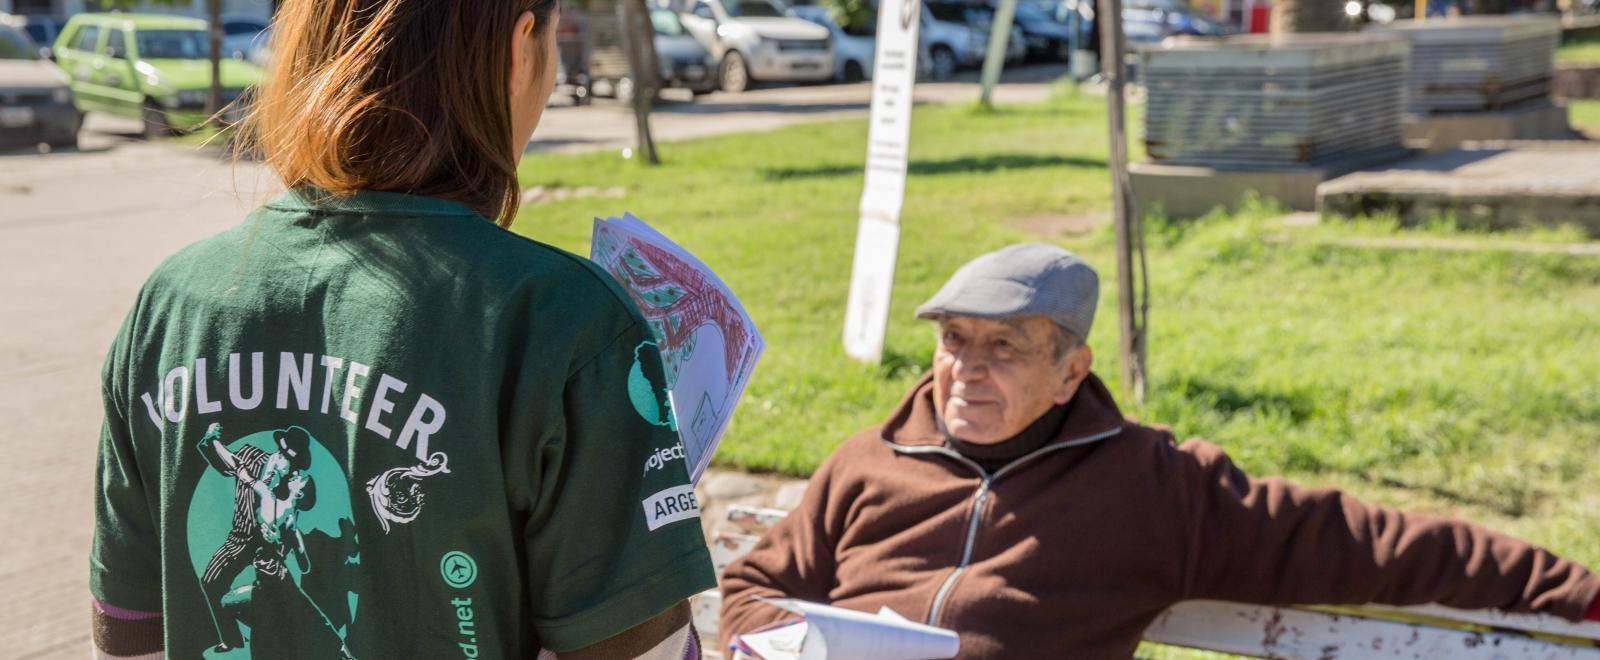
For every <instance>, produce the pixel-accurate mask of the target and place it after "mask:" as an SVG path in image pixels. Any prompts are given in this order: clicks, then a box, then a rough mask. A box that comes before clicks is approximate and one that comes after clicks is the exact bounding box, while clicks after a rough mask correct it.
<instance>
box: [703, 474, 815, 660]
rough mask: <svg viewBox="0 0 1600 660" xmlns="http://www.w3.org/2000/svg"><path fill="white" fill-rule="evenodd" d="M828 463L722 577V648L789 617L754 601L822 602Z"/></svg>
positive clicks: (720, 626) (791, 615) (772, 607)
mask: <svg viewBox="0 0 1600 660" xmlns="http://www.w3.org/2000/svg"><path fill="white" fill-rule="evenodd" d="M833 464H834V459H833V457H829V459H828V460H827V461H825V462H824V463H823V464H822V467H820V468H818V469H817V472H816V474H814V475H812V477H811V482H810V484H809V485H808V486H807V487H806V494H805V497H804V498H803V499H802V500H801V501H800V506H799V507H798V508H796V509H795V510H794V511H792V512H790V513H789V515H788V516H786V517H784V519H783V520H780V521H778V524H776V525H774V526H773V527H772V529H770V530H767V533H766V534H764V535H762V537H761V541H760V542H758V543H757V544H756V547H755V548H754V549H752V550H751V551H750V553H749V554H747V555H745V556H744V557H741V558H739V559H738V560H736V561H734V562H733V563H732V564H729V565H728V567H727V568H726V569H724V570H723V572H722V617H721V620H720V622H719V624H718V627H717V636H718V638H719V641H720V643H721V644H722V647H723V648H727V646H728V644H729V642H730V641H732V640H733V638H734V637H735V636H737V635H741V634H744V633H747V632H751V631H753V630H755V629H757V628H760V627H762V626H765V625H767V624H770V623H775V622H778V621H782V620H784V619H791V618H794V614H792V613H790V612H788V611H786V610H782V609H779V608H777V607H774V606H772V605H769V604H767V603H763V602H761V601H760V600H758V599H759V598H785V597H793V598H800V599H804V600H811V601H816V602H824V603H825V602H827V600H828V592H829V591H830V590H831V589H832V587H833V584H834V582H835V572H836V568H837V567H836V565H835V563H834V554H833V548H834V539H835V538H836V535H837V533H838V530H836V529H834V528H833V527H834V524H835V523H831V522H830V516H832V519H837V518H839V517H841V516H835V515H833V514H832V513H831V512H830V506H829V504H830V495H829V493H830V491H831V490H833V487H834V480H833V475H834V469H833Z"/></svg>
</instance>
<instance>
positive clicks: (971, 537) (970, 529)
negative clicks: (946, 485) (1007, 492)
mask: <svg viewBox="0 0 1600 660" xmlns="http://www.w3.org/2000/svg"><path fill="white" fill-rule="evenodd" d="M973 467H978V466H977V465H976V464H974V465H973ZM978 472H979V473H982V472H983V469H982V468H979V469H978ZM989 483H990V477H989V475H987V474H984V476H983V484H981V485H979V486H978V496H977V497H974V498H973V499H972V516H971V517H970V518H969V519H968V521H967V543H966V546H965V547H963V548H962V549H961V563H959V564H956V570H953V571H950V577H947V578H945V579H944V584H942V585H939V591H938V592H937V593H935V594H934V596H933V607H931V608H929V609H928V625H930V626H931V625H935V624H934V622H935V621H938V620H939V610H940V609H941V608H943V607H944V598H945V596H948V595H949V594H950V588H951V587H953V586H955V584H956V578H958V577H961V574H962V573H963V572H965V571H966V570H967V564H969V563H972V544H973V543H974V542H975V541H977V540H978V517H979V516H981V515H983V503H984V502H985V501H987V500H988V499H989Z"/></svg>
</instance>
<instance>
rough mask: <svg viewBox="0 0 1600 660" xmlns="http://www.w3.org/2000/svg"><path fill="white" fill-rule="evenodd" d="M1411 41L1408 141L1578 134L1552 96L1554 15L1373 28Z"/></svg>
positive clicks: (1557, 31)
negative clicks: (1572, 128)
mask: <svg viewBox="0 0 1600 660" xmlns="http://www.w3.org/2000/svg"><path fill="white" fill-rule="evenodd" d="M1369 31H1371V32H1375V33H1378V34H1390V35H1399V36H1401V37H1404V38H1405V39H1407V40H1408V41H1410V42H1411V44H1412V49H1411V68H1410V71H1409V78H1408V80H1407V84H1406V88H1407V94H1408V97H1409V101H1408V103H1407V105H1408V111H1409V116H1408V117H1406V120H1405V123H1404V124H1403V126H1402V131H1403V132H1404V134H1405V138H1406V143H1407V144H1408V145H1410V146H1412V147H1415V148H1418V149H1426V150H1428V151H1430V152H1434V153H1438V152H1442V151H1447V150H1450V149H1454V148H1456V147H1457V146H1460V145H1462V144H1464V143H1466V142H1472V141H1479V140H1538V139H1562V138H1567V137H1571V136H1572V130H1571V128H1570V126H1569V125H1568V122H1567V112H1566V109H1565V108H1562V107H1560V106H1558V105H1556V104H1555V103H1553V102H1552V99H1551V92H1552V91H1553V89H1554V87H1555V77H1556V66H1555V52H1556V47H1557V46H1558V45H1559V44H1560V42H1561V23H1560V21H1559V20H1557V19H1556V18H1555V17H1553V16H1538V15H1525V16H1464V17H1459V18H1450V19H1429V20H1426V21H1421V22H1418V21H1397V22H1395V23H1392V24H1390V25H1387V26H1379V27H1375V28H1373V29H1371V30H1369Z"/></svg>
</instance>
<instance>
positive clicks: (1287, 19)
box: [1272, 0, 1350, 33]
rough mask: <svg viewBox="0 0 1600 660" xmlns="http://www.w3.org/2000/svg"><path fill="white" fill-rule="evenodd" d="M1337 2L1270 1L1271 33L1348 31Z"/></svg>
mask: <svg viewBox="0 0 1600 660" xmlns="http://www.w3.org/2000/svg"><path fill="white" fill-rule="evenodd" d="M1349 29H1350V28H1349V25H1348V23H1347V22H1346V20H1345V15H1344V3H1343V2H1340V1H1339V0H1272V31H1273V32H1275V33H1277V32H1344V31H1346V30H1349Z"/></svg>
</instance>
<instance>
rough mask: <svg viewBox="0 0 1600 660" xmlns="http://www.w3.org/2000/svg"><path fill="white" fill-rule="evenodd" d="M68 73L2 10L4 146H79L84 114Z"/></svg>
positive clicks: (0, 141)
mask: <svg viewBox="0 0 1600 660" xmlns="http://www.w3.org/2000/svg"><path fill="white" fill-rule="evenodd" d="M69 82H70V81H69V80H68V79H67V76H66V74H64V73H62V72H61V69H60V68H59V67H57V66H56V65H55V64H54V63H53V62H50V61H49V60H46V59H44V58H42V57H40V55H39V45H38V44H35V43H33V39H30V38H29V37H28V35H27V33H25V32H23V31H22V28H21V26H20V21H17V20H16V19H14V18H11V17H10V16H9V15H6V14H0V148H5V147H31V146H35V145H40V144H45V145H49V146H52V147H75V146H77V144H78V128H79V127H80V126H82V125H83V114H82V113H79V112H78V110H77V108H75V107H73V105H72V89H71V88H70V87H69V86H68V84H69Z"/></svg>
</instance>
